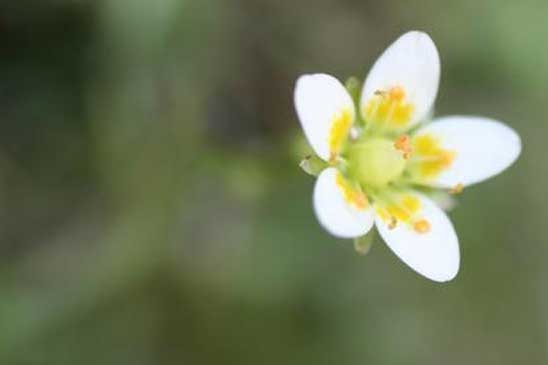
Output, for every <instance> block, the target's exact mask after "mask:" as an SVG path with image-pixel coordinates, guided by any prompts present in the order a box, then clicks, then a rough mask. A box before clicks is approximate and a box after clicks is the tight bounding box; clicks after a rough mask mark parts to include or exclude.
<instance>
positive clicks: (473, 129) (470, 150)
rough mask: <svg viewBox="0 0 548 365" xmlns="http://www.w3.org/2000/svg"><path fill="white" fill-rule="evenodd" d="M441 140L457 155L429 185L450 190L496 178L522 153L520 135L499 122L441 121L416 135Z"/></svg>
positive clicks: (451, 118) (473, 119)
mask: <svg viewBox="0 0 548 365" xmlns="http://www.w3.org/2000/svg"><path fill="white" fill-rule="evenodd" d="M422 134H431V135H433V136H434V137H437V138H439V141H440V144H441V146H442V148H444V149H447V150H451V151H454V152H455V158H454V160H453V162H452V163H451V165H450V166H449V167H448V168H447V169H446V170H445V171H442V172H441V173H440V175H439V176H437V177H435V178H434V179H433V180H431V181H427V182H426V183H427V184H428V185H431V186H436V187H445V188H450V187H454V186H456V185H457V184H463V185H464V186H466V185H471V184H475V183H478V182H480V181H483V180H485V179H488V178H490V177H492V176H495V175H497V174H499V173H500V172H502V171H503V170H505V169H506V168H507V167H508V166H510V165H511V164H512V163H513V162H514V161H515V160H516V159H517V158H518V156H519V154H520V152H521V141H520V138H519V136H518V134H517V133H516V132H515V131H514V130H512V129H511V128H509V127H507V126H506V125H504V124H503V123H500V122H498V121H495V120H492V119H488V118H482V117H470V116H448V117H443V118H439V119H437V120H435V121H433V122H432V123H430V124H428V125H426V126H424V127H422V128H421V129H419V130H418V131H417V133H416V135H422Z"/></svg>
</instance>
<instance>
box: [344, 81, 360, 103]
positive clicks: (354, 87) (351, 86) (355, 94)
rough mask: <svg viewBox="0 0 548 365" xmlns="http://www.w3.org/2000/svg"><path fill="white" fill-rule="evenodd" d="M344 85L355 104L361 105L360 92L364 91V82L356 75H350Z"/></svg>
mask: <svg viewBox="0 0 548 365" xmlns="http://www.w3.org/2000/svg"><path fill="white" fill-rule="evenodd" d="M344 87H346V91H348V93H349V94H350V96H351V97H352V100H353V101H354V105H359V102H360V93H361V91H362V90H361V89H362V83H361V82H360V80H359V79H358V78H357V77H355V76H352V77H349V78H348V79H347V80H346V82H345V84H344Z"/></svg>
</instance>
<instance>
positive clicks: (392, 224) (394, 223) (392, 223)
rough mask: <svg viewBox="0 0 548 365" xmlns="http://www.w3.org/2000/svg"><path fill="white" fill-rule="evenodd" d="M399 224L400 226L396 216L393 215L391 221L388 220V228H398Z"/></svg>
mask: <svg viewBox="0 0 548 365" xmlns="http://www.w3.org/2000/svg"><path fill="white" fill-rule="evenodd" d="M397 226H398V220H397V219H396V217H394V216H391V217H390V222H388V229H390V230H392V229H394V228H396V227H397Z"/></svg>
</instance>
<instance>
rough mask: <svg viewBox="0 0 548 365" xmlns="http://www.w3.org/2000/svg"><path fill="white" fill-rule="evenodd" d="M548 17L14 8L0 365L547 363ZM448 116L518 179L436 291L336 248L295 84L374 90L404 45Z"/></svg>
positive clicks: (348, 4) (1, 161)
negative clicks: (314, 199) (509, 158)
mask: <svg viewBox="0 0 548 365" xmlns="http://www.w3.org/2000/svg"><path fill="white" fill-rule="evenodd" d="M547 13H548V3H547V2H540V1H533V0H524V1H520V2H502V1H498V0H497V1H495V0H491V1H480V2H478V1H472V0H465V1H459V2H445V1H444V2H441V1H435V0H430V1H417V2H410V1H409V2H408V1H405V2H404V1H402V2H397V1H365V0H316V1H311V0H305V1H299V2H296V1H280V0H216V1H215V0H195V1H191V0H186V1H185V0H155V1H150V0H148V1H147V0H131V1H130V0H102V1H96V0H35V1H31V0H21V1H19V0H18V1H15V0H12V1H8V0H3V1H1V2H0V363H1V364H7V365H11V364H56V365H57V364H84V365H85V364H132V365H139V364H441V363H443V364H467V363H468V364H469V363H478V364H516V363H521V362H522V361H527V363H531V364H540V363H546V362H547V361H548V283H546V279H547V278H548V265H547V263H548V245H546V243H547V242H546V241H547V239H546V235H545V232H546V231H545V228H546V222H547V220H548V204H547V203H548V200H547V198H546V194H547V193H546V189H547V187H548V164H547V163H546V162H545V161H544V160H543V157H544V156H546V153H547V152H546V148H547V146H548V144H547V139H548V126H547V123H546V121H545V118H546V116H545V115H546V107H547V103H546V84H547V81H548V46H547V45H546V41H545V40H546V37H547V35H548V23H546V21H545V18H546V14H547ZM411 29H421V30H425V31H427V32H428V33H430V35H431V36H432V38H433V39H434V41H435V42H436V44H437V46H438V48H439V51H440V54H441V57H442V81H441V86H440V93H439V96H438V102H437V110H436V112H437V114H438V115H440V114H456V113H461V114H478V115H485V116H490V117H493V118H497V119H500V120H503V121H505V122H507V123H508V124H509V125H510V126H512V127H513V128H514V129H516V130H517V131H518V132H519V133H520V135H521V137H522V140H523V147H524V150H523V153H522V156H521V158H520V159H519V160H518V162H517V163H516V164H515V165H514V166H513V167H512V168H511V169H510V170H508V171H507V172H506V173H504V174H503V175H501V176H499V177H497V178H495V179H493V180H490V181H489V182H487V183H484V184H481V185H479V186H477V187H472V188H470V189H467V190H466V191H465V194H463V195H462V196H460V197H459V203H460V204H459V207H458V208H457V209H456V210H455V211H454V212H453V213H451V217H452V219H453V222H454V224H455V226H456V228H457V231H458V234H459V237H460V241H461V252H462V267H461V272H460V274H459V276H458V277H457V279H456V280H455V281H453V282H450V283H448V284H444V285H440V284H436V283H433V282H430V281H428V280H427V279H424V278H422V277H420V276H419V275H417V274H415V273H414V272H412V271H411V270H410V269H408V268H407V267H406V266H405V265H403V264H402V263H400V262H399V260H398V259H397V258H396V257H395V256H394V255H393V254H392V253H391V252H390V251H389V250H388V249H387V248H386V246H385V245H384V244H376V245H375V246H374V247H373V249H372V251H371V252H370V253H369V255H367V256H365V257H361V256H359V255H357V254H355V253H354V251H353V247H352V243H351V242H350V241H339V240H336V239H334V238H332V237H330V236H329V235H328V234H327V233H325V232H324V231H323V230H322V229H321V228H320V227H319V225H318V223H317V222H316V220H315V218H314V214H313V212H312V210H311V189H312V186H313V179H312V178H310V177H309V176H307V175H305V174H304V173H303V172H302V171H301V170H300V169H299V168H298V161H299V159H300V157H302V151H301V150H300V149H299V147H298V141H300V140H301V141H302V133H301V131H300V129H299V125H298V121H297V119H296V116H295V113H294V111H293V105H292V92H293V83H294V81H295V79H296V78H297V77H298V75H300V74H302V73H305V72H328V73H332V74H334V75H337V76H338V77H339V78H340V79H346V78H347V77H348V76H351V75H356V76H360V77H364V76H365V74H366V72H367V70H368V69H369V67H370V66H371V65H372V63H373V62H374V60H375V59H376V57H377V56H378V55H379V54H380V52H382V50H383V49H384V48H385V47H386V46H387V45H388V44H389V43H390V42H392V41H393V40H394V39H395V38H397V37H398V36H399V35H400V34H401V33H403V32H405V31H407V30H411Z"/></svg>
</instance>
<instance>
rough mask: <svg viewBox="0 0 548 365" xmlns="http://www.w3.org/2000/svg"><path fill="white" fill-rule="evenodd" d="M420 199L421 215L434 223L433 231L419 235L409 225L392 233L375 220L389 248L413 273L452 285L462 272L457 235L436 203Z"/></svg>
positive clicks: (391, 230)
mask: <svg viewBox="0 0 548 365" xmlns="http://www.w3.org/2000/svg"><path fill="white" fill-rule="evenodd" d="M416 196H417V197H418V198H419V200H420V202H421V211H420V212H419V213H418V214H419V215H420V217H421V218H424V219H426V220H427V221H428V222H429V223H430V231H428V232H426V233H418V232H416V231H415V230H414V229H413V228H412V226H411V225H409V224H406V223H399V224H398V225H397V226H396V227H395V228H393V229H390V228H388V224H387V223H386V222H385V221H383V220H382V219H381V218H380V217H376V218H375V224H376V226H377V229H378V230H379V233H380V235H381V236H382V238H383V239H384V241H385V242H386V244H387V245H388V247H390V249H391V250H392V251H393V252H394V253H395V254H396V255H397V256H398V257H399V258H400V259H401V260H402V261H403V262H405V263H406V264H407V265H409V266H410V267H411V268H412V269H413V270H415V271H416V272H418V273H419V274H421V275H424V276H425V277H427V278H428V279H430V280H434V281H439V282H443V281H449V280H451V279H453V278H454V277H455V276H456V275H457V273H458V271H459V265H460V253H459V243H458V239H457V235H456V233H455V230H454V228H453V225H452V224H451V221H450V220H449V218H448V217H447V216H446V215H445V213H444V212H443V211H442V210H441V209H440V208H439V207H438V206H437V205H436V204H435V203H434V202H432V201H431V200H429V199H428V198H426V197H424V196H422V195H418V194H417V195H416Z"/></svg>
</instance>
